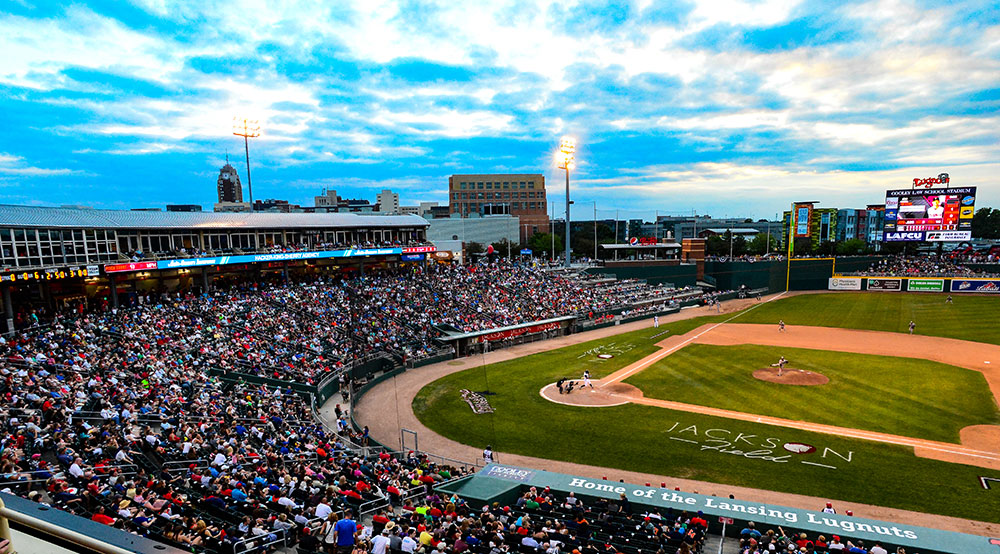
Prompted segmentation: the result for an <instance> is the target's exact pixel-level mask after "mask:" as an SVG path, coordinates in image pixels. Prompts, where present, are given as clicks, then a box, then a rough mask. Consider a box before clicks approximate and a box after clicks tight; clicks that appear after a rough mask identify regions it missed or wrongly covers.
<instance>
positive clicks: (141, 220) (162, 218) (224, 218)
mask: <svg viewBox="0 0 1000 554" xmlns="http://www.w3.org/2000/svg"><path fill="white" fill-rule="evenodd" d="M427 225H428V223H427V221H426V220H425V219H424V218H422V217H418V216H416V215H360V214H355V213H312V214H310V213H270V212H269V213H261V212H241V213H216V212H160V211H156V212H146V211H141V212H134V211H128V210H94V209H87V208H53V207H41V206H16V205H11V204H0V227H45V228H54V227H68V228H76V229H79V228H101V229H190V228H203V229H232V228H234V227H237V228H240V227H243V228H248V229H262V228H264V229H266V228H272V229H289V228H308V227H315V228H330V227H351V228H356V227H378V228H385V227H427Z"/></svg>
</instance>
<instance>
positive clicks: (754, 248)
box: [747, 233, 778, 256]
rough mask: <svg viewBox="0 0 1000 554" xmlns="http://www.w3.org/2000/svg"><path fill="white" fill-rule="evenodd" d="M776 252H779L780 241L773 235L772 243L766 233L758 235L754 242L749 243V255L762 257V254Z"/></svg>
mask: <svg viewBox="0 0 1000 554" xmlns="http://www.w3.org/2000/svg"><path fill="white" fill-rule="evenodd" d="M776 250H778V239H777V238H775V237H774V236H773V235H772V236H771V237H770V241H768V236H767V234H766V233H758V234H757V236H755V237H754V238H753V240H751V241H750V242H749V243H747V253H748V254H754V255H757V256H760V255H761V254H766V253H768V252H774V251H776Z"/></svg>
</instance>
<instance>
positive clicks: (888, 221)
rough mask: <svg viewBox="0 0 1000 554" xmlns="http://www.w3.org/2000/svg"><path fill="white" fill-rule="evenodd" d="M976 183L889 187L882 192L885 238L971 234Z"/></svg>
mask: <svg viewBox="0 0 1000 554" xmlns="http://www.w3.org/2000/svg"><path fill="white" fill-rule="evenodd" d="M975 211H976V187H962V188H946V189H929V190H914V189H904V190H890V191H886V193H885V227H884V228H883V234H884V237H885V240H886V242H898V241H911V242H912V241H915V242H922V241H930V242H943V241H963V240H970V239H971V238H972V216H973V215H974V214H975Z"/></svg>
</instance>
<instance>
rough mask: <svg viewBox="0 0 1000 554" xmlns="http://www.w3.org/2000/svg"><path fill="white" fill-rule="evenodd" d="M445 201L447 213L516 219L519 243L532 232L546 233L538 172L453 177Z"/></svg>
mask: <svg viewBox="0 0 1000 554" xmlns="http://www.w3.org/2000/svg"><path fill="white" fill-rule="evenodd" d="M448 202H449V208H450V213H451V214H458V215H459V216H460V217H470V216H475V215H480V216H494V215H496V216H505V215H511V216H514V217H516V218H518V219H519V220H520V235H521V240H522V242H523V241H526V240H527V239H528V238H529V237H531V235H533V234H535V233H546V232H548V226H549V216H548V204H547V201H546V198H545V176H544V175H542V174H540V173H509V174H508V173H502V174H481V175H452V176H451V177H449V178H448Z"/></svg>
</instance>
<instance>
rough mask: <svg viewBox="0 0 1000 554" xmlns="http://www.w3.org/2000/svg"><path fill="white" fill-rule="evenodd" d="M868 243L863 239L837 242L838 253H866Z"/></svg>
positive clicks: (849, 254)
mask: <svg viewBox="0 0 1000 554" xmlns="http://www.w3.org/2000/svg"><path fill="white" fill-rule="evenodd" d="M867 250H868V245H867V244H866V243H865V241H863V240H861V239H851V240H845V241H843V242H838V243H837V254H839V255H841V256H857V255H859V254H864V253H865V251H867Z"/></svg>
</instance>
